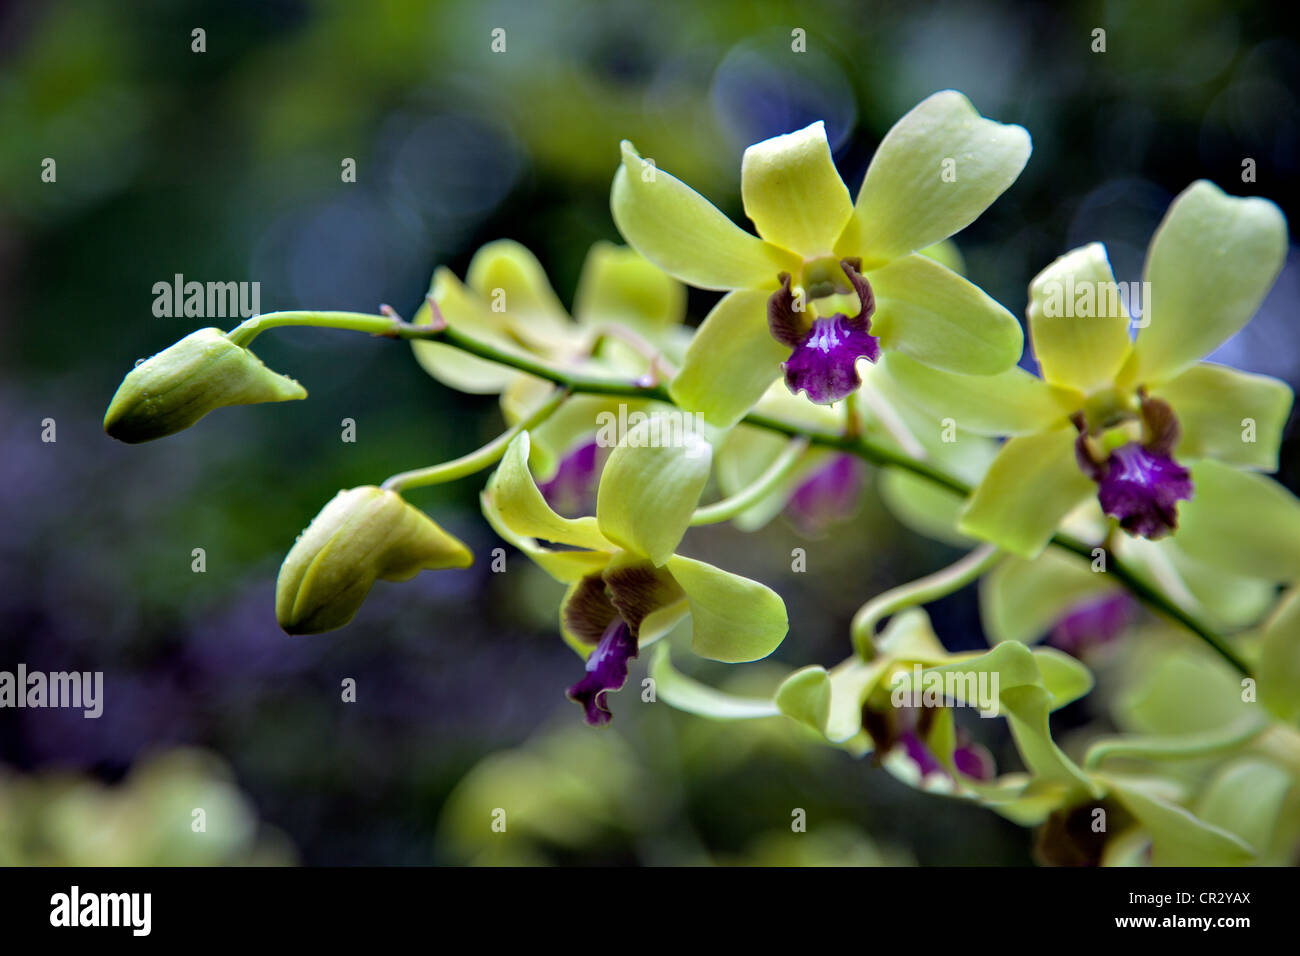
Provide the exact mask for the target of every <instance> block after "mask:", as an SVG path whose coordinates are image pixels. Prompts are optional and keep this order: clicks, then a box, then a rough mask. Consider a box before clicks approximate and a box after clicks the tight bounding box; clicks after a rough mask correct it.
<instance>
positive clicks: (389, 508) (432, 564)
mask: <svg viewBox="0 0 1300 956" xmlns="http://www.w3.org/2000/svg"><path fill="white" fill-rule="evenodd" d="M473 563H474V557H473V555H472V554H470V552H469V549H468V548H466V547H465V545H464V544H462V543H461V542H460V541H458V540H456V539H455V538H454V537H452V536H451V535H449V534H448V533H447V532H445V531H443V530H442V529H441V528H440V527H438V526H437V525H436V524H435V523H434V522H433V521H432V520H431V519H430V518H429V516H428V515H426V514H425V513H424V512H423V511H420V510H419V509H418V508H413V507H412V506H411V505H409V504H407V503H406V501H405V500H403V498H402V497H401V495H399V494H397V493H396V492H394V491H386V490H384V489H382V488H377V487H375V486H374V485H366V486H364V487H361V488H352V489H350V490H347V491H340V492H339V493H338V494H337V495H335V496H334V500H333V501H331V502H330V503H329V504H327V505H326V506H325V507H324V508H323V509H321V512H320V514H318V515H317V516H316V517H315V518H314V519H313V520H312V523H311V525H310V526H309V527H308V528H307V530H306V531H304V532H303V533H302V534H301V535H299V536H298V540H297V541H296V542H295V543H294V546H293V548H292V550H290V551H289V555H288V557H286V558H285V559H284V564H282V565H281V566H280V577H279V580H277V581H276V584H275V616H276V618H277V619H278V620H279V622H280V626H281V627H282V628H284V629H285V630H286V631H288V632H289V633H290V634H319V633H320V632H321V631H329V630H333V629H334V628H336V627H342V626H343V625H344V624H346V623H348V621H350V620H352V616H353V615H354V614H356V613H357V610H358V609H359V608H360V607H361V602H362V601H364V600H365V599H366V595H367V594H368V593H369V592H370V586H371V585H372V584H374V583H375V580H376V579H378V578H383V579H384V580H385V581H406V580H409V579H410V578H413V577H415V575H416V574H418V573H419V572H420V571H423V570H425V569H428V570H438V569H440V568H467V567H469V566H470V565H471V564H473Z"/></svg>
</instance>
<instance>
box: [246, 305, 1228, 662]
mask: <svg viewBox="0 0 1300 956" xmlns="http://www.w3.org/2000/svg"><path fill="white" fill-rule="evenodd" d="M281 326H315V327H318V328H334V329H349V330H352V331H355V332H368V333H370V334H372V335H382V336H387V337H389V338H401V339H416V340H421V341H428V342H441V343H443V344H446V345H450V346H453V347H455V348H458V349H460V350H461V351H463V352H467V353H468V354H470V355H474V356H476V357H478V358H481V359H486V360H487V361H489V362H496V363H498V364H501V365H506V366H509V367H510V368H514V369H517V370H519V371H521V372H525V373H527V374H529V375H533V376H535V377H537V378H541V379H545V380H547V381H550V382H554V383H555V384H556V385H559V386H561V387H563V388H566V389H568V390H569V391H571V392H574V393H580V394H590V395H611V396H616V397H617V396H622V397H626V398H631V399H640V400H643V401H655V402H663V403H665V404H669V405H676V404H677V403H676V402H675V401H673V398H672V395H671V394H670V393H669V391H668V388H667V387H666V386H664V385H662V384H659V383H654V384H650V383H644V384H638V383H636V382H630V381H627V380H626V379H615V378H608V377H605V376H593V375H585V374H582V373H578V372H573V371H571V370H569V369H566V368H561V367H559V366H556V365H552V364H550V363H548V362H544V361H542V360H540V359H536V358H534V357H532V356H529V355H525V354H523V353H521V352H515V351H507V350H505V349H501V348H498V347H496V346H494V345H490V344H488V343H487V342H482V341H480V340H478V339H476V338H474V337H473V336H471V335H467V334H465V333H464V332H461V331H459V330H458V329H455V328H453V327H452V326H450V325H448V324H447V323H446V322H435V323H431V324H428V325H412V324H410V323H408V322H405V321H403V320H402V319H401V318H399V317H397V316H396V315H391V314H390V315H370V314H367V313H361V312H268V313H267V314H265V315H260V316H257V317H255V318H252V319H249V320H248V321H246V322H244V323H243V324H242V325H240V326H238V327H237V328H235V329H234V330H232V331H231V332H230V333H229V338H230V340H231V341H232V342H234V343H235V344H236V345H240V346H247V345H248V343H249V342H251V341H252V340H253V339H254V338H255V337H256V336H257V335H260V334H261V333H262V332H264V331H266V330H267V329H272V328H278V327H281ZM741 424H744V425H749V426H752V427H754V428H762V429H764V430H766V431H771V432H777V433H779V434H782V435H788V436H789V437H791V438H804V439H807V441H808V442H809V444H811V445H815V446H817V447H819V448H831V449H835V450H838V451H843V452H847V453H849V454H851V455H856V456H858V457H859V458H861V459H863V460H864V461H866V462H868V463H870V464H873V465H876V466H878V467H882V468H901V469H903V470H904V471H909V472H911V473H912V474H914V475H917V476H918V477H921V478H924V479H926V480H927V481H929V482H931V483H932V484H935V485H937V486H939V487H941V488H944V489H946V490H948V491H950V492H952V493H953V494H954V495H956V496H957V497H959V498H968V497H969V496H970V494H971V490H972V489H971V487H970V485H968V484H967V483H966V482H964V481H962V480H961V479H959V478H956V477H954V476H952V475H950V474H948V473H947V472H945V471H943V470H942V469H941V468H938V467H936V466H935V465H933V464H931V463H929V462H927V461H921V460H918V459H916V458H912V457H910V456H908V455H907V454H905V453H903V452H900V451H896V450H894V449H892V448H889V447H887V446H885V445H879V444H876V443H875V442H873V441H871V440H870V439H868V438H865V437H862V436H860V435H844V434H839V433H836V432H831V431H823V430H819V429H809V428H806V427H804V426H802V425H795V424H791V423H789V422H784V421H781V420H780V419H778V418H772V417H771V416H768V415H764V414H761V413H758V412H750V413H749V414H748V415H746V416H745V417H744V418H742V419H741ZM395 477H396V476H395ZM1051 543H1052V544H1053V545H1055V546H1056V547H1058V548H1062V549H1064V550H1066V551H1070V552H1073V553H1074V554H1077V555H1080V556H1081V557H1083V558H1084V559H1085V560H1089V561H1090V560H1091V559H1092V550H1093V546H1092V545H1089V544H1087V543H1085V542H1082V541H1079V540H1078V539H1077V538H1073V537H1070V536H1068V535H1065V534H1060V533H1058V534H1056V535H1054V536H1053V537H1052V540H1051ZM1109 558H1110V559H1109V561H1108V562H1107V568H1108V569H1109V570H1108V571H1107V573H1108V574H1111V575H1114V577H1115V580H1116V581H1118V582H1119V583H1120V584H1122V585H1123V586H1124V587H1125V588H1127V589H1128V590H1129V591H1130V592H1131V593H1132V594H1133V595H1134V596H1135V597H1137V598H1138V599H1139V600H1141V601H1142V602H1143V603H1144V604H1146V605H1147V606H1148V607H1150V608H1151V609H1153V610H1155V611H1157V612H1159V613H1161V614H1164V615H1165V616H1167V617H1170V618H1172V619H1173V620H1174V621H1176V622H1177V623H1179V624H1181V625H1182V626H1183V627H1185V628H1186V629H1187V630H1189V631H1191V632H1192V633H1193V634H1194V635H1196V636H1197V637H1199V638H1200V639H1201V640H1203V641H1204V642H1205V643H1206V644H1208V645H1209V646H1210V647H1211V648H1213V649H1214V650H1215V651H1216V652H1217V653H1218V654H1219V655H1220V656H1221V657H1223V659H1224V660H1226V661H1227V662H1228V663H1229V664H1231V665H1232V666H1233V667H1235V668H1236V669H1237V670H1238V671H1240V672H1241V673H1242V674H1243V675H1245V676H1247V677H1250V676H1253V675H1252V672H1251V668H1250V665H1249V664H1248V663H1246V661H1245V659H1244V658H1242V657H1241V655H1240V654H1239V653H1237V651H1236V649H1235V648H1233V647H1232V646H1231V645H1229V644H1228V643H1227V642H1226V641H1225V640H1224V639H1223V638H1222V637H1220V636H1219V635H1218V634H1216V633H1215V632H1214V630H1213V629H1211V628H1210V627H1209V626H1208V625H1206V624H1204V623H1203V622H1201V621H1200V620H1198V619H1197V618H1196V617H1195V616H1193V615H1192V614H1190V613H1189V612H1187V611H1185V610H1184V609H1183V608H1181V607H1179V606H1178V604H1177V603H1175V602H1174V601H1173V600H1172V599H1170V598H1168V597H1166V596H1165V595H1164V594H1162V593H1161V592H1159V591H1157V590H1155V589H1154V588H1152V587H1151V586H1150V585H1148V584H1147V583H1146V582H1145V581H1144V580H1143V579H1142V577H1141V575H1139V574H1138V573H1137V572H1135V571H1133V570H1131V569H1129V568H1128V567H1127V566H1126V565H1125V564H1124V563H1123V562H1122V561H1120V560H1119V558H1118V557H1116V556H1115V555H1113V554H1112V555H1110V556H1109Z"/></svg>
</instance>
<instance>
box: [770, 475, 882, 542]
mask: <svg viewBox="0 0 1300 956" xmlns="http://www.w3.org/2000/svg"><path fill="white" fill-rule="evenodd" d="M866 475H867V470H866V468H865V466H864V465H863V464H862V461H861V460H860V459H859V458H858V457H857V456H856V455H847V454H837V455H835V456H834V457H833V458H832V459H831V460H830V461H828V462H827V463H826V464H824V465H822V466H821V467H819V468H817V469H816V470H815V471H813V472H812V474H810V475H809V476H808V477H807V478H806V479H805V480H804V481H803V483H802V484H800V485H799V487H798V488H796V489H795V491H794V494H792V495H791V496H790V500H789V501H788V502H787V503H786V506H785V513H786V516H787V517H788V518H789V519H790V521H791V523H792V524H793V525H794V526H795V528H796V529H798V531H799V532H800V534H803V535H804V536H806V537H810V538H815V537H819V536H821V535H823V534H825V533H826V532H827V530H828V529H829V528H830V527H831V526H832V525H835V524H838V523H839V522H841V521H844V520H846V519H848V518H850V517H851V516H852V515H853V512H854V511H855V510H856V508H857V505H858V499H859V497H861V495H862V487H863V485H864V484H865V482H866Z"/></svg>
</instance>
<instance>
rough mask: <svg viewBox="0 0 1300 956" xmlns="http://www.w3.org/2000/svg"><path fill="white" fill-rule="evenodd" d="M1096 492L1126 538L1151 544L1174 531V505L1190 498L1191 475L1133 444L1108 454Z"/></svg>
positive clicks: (1176, 508) (1104, 509)
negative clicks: (1137, 536)
mask: <svg viewBox="0 0 1300 956" xmlns="http://www.w3.org/2000/svg"><path fill="white" fill-rule="evenodd" d="M1098 484H1099V490H1098V492H1097V499H1098V500H1099V501H1100V502H1101V507H1102V510H1103V511H1105V512H1106V514H1108V515H1111V516H1112V517H1115V518H1118V519H1119V524H1120V527H1121V528H1123V529H1124V530H1125V531H1127V532H1129V533H1130V534H1135V535H1139V536H1141V537H1143V538H1150V539H1152V540H1155V539H1157V538H1162V537H1164V536H1165V535H1166V534H1168V533H1169V532H1171V531H1174V530H1176V529H1177V527H1178V502H1179V501H1185V500H1187V499H1189V498H1191V497H1192V480H1191V473H1190V472H1189V471H1188V470H1187V469H1186V468H1184V467H1183V466H1182V465H1180V464H1178V462H1176V461H1174V460H1173V459H1172V458H1169V457H1168V456H1165V455H1158V454H1154V453H1153V452H1151V451H1149V450H1148V449H1147V448H1145V447H1143V446H1142V445H1140V444H1138V443H1137V442H1129V443H1128V444H1127V445H1123V446H1121V447H1119V448H1116V449H1115V450H1114V451H1113V452H1111V453H1110V458H1109V460H1108V461H1107V462H1106V473H1105V475H1104V476H1103V477H1102V479H1101V481H1100V482H1099V483H1098Z"/></svg>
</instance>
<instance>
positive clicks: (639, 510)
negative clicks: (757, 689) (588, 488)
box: [482, 422, 788, 724]
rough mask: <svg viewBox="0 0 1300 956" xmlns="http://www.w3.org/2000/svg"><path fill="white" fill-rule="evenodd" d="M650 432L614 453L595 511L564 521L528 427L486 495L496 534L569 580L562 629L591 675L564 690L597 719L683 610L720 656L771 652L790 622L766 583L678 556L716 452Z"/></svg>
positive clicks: (704, 650)
mask: <svg viewBox="0 0 1300 956" xmlns="http://www.w3.org/2000/svg"><path fill="white" fill-rule="evenodd" d="M650 431H651V429H650V423H649V422H642V423H641V424H639V425H637V426H636V427H634V428H633V429H632V430H630V431H629V432H628V434H627V435H626V436H624V438H623V440H622V441H621V442H620V443H619V444H618V446H617V447H616V448H615V449H614V450H613V451H612V452H611V453H610V456H609V459H608V461H607V462H606V464H605V467H604V471H603V472H602V474H601V479H600V487H599V490H598V492H597V501H596V515H595V516H594V517H591V516H587V517H581V518H565V517H562V516H560V515H558V514H556V513H555V512H554V511H553V510H552V509H551V508H550V506H549V505H548V504H547V503H546V500H545V498H544V497H543V496H542V492H541V491H540V490H539V489H538V487H537V484H536V482H535V481H534V480H533V477H532V475H531V473H530V472H529V470H528V453H529V436H528V433H527V432H522V433H520V435H519V436H518V437H517V438H515V439H514V441H512V442H511V444H510V447H509V448H508V449H507V450H506V453H505V456H504V457H503V458H502V460H501V464H500V465H499V466H498V468H497V470H496V472H495V473H494V474H493V476H492V479H491V481H489V483H488V486H487V488H486V490H485V491H484V492H483V496H482V502H483V514H484V515H485V517H486V518H487V519H488V522H489V523H490V524H491V525H492V527H493V528H494V529H495V530H496V532H497V533H498V534H500V535H501V536H502V537H503V538H505V539H506V540H507V541H509V542H510V543H512V544H514V545H515V546H516V547H518V548H519V549H520V550H521V551H523V552H524V554H526V555H527V556H528V557H529V558H530V559H532V560H533V561H534V562H535V563H536V564H537V565H538V566H540V567H541V568H542V569H543V570H544V571H546V572H547V573H548V574H550V575H551V576H552V577H554V578H556V579H557V580H559V581H561V582H563V583H565V584H568V585H569V591H568V593H567V595H566V596H565V599H564V602H563V605H562V606H561V609H560V627H561V631H562V633H563V634H564V637H565V640H566V641H567V642H568V643H569V644H570V646H571V647H573V648H574V650H576V651H577V652H578V653H579V654H581V655H583V656H584V657H586V658H587V674H586V676H585V677H584V678H583V679H582V680H581V681H579V682H578V683H577V684H575V685H574V686H573V687H571V688H570V690H569V696H570V697H572V698H573V699H574V700H577V701H578V702H579V703H581V704H582V705H583V708H584V711H585V714H586V718H587V721H588V722H589V723H591V724H606V723H608V722H609V719H610V712H609V708H608V707H607V706H606V701H605V697H606V694H607V693H608V692H609V691H611V690H617V689H619V688H620V687H622V686H623V683H624V681H625V680H626V679H627V668H628V660H629V658H632V657H635V656H637V654H638V653H639V651H640V650H641V649H642V648H644V647H646V646H647V645H649V644H651V643H653V642H654V641H656V640H658V639H659V638H661V637H663V636H664V635H665V634H666V633H667V632H668V631H669V630H671V629H672V627H673V626H674V625H676V624H677V623H678V622H679V621H680V620H681V619H682V618H683V617H685V616H686V615H687V614H689V615H690V617H691V622H692V628H693V631H692V647H693V648H694V650H695V652H696V653H698V654H700V655H701V656H703V657H707V658H710V659H712V660H719V661H728V662H739V661H753V660H758V659H760V658H762V657H766V656H767V655H768V654H770V653H772V651H773V650H775V649H776V647H777V645H778V644H780V643H781V640H782V639H783V638H784V637H785V633H786V629H787V626H788V622H787V619H786V611H785V604H784V603H783V602H782V600H781V598H780V597H779V596H778V595H777V594H776V593H775V592H774V591H772V590H771V589H769V588H767V587H765V586H764V585H762V584H759V583H758V582H757V581H751V580H749V579H748V578H743V577H740V576H739V575H735V574H731V573H729V572H727V571H723V570H721V569H719V568H715V567H713V566H712V565H710V564H706V563H704V562H703V561H697V560H695V559H693V558H688V557H685V556H684V555H680V554H677V553H676V549H677V546H678V544H679V543H680V541H681V539H682V536H683V535H684V534H685V532H686V528H687V526H688V525H689V523H690V520H691V516H692V514H693V513H694V511H695V507H696V504H697V503H698V502H699V498H700V493H701V492H702V491H703V489H704V485H705V482H706V481H707V479H708V475H709V468H710V463H711V459H712V449H711V448H710V446H709V444H708V442H707V441H705V440H704V439H703V438H701V437H699V436H696V435H690V434H688V435H686V436H685V440H684V441H681V442H679V443H676V444H673V445H661V446H658V447H654V446H652V445H651V444H649V442H648V437H649V434H650ZM543 541H547V542H553V543H555V544H560V545H566V546H568V547H569V548H571V549H574V550H557V549H555V548H552V547H548V546H546V545H544V544H542V543H541V542H543Z"/></svg>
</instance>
